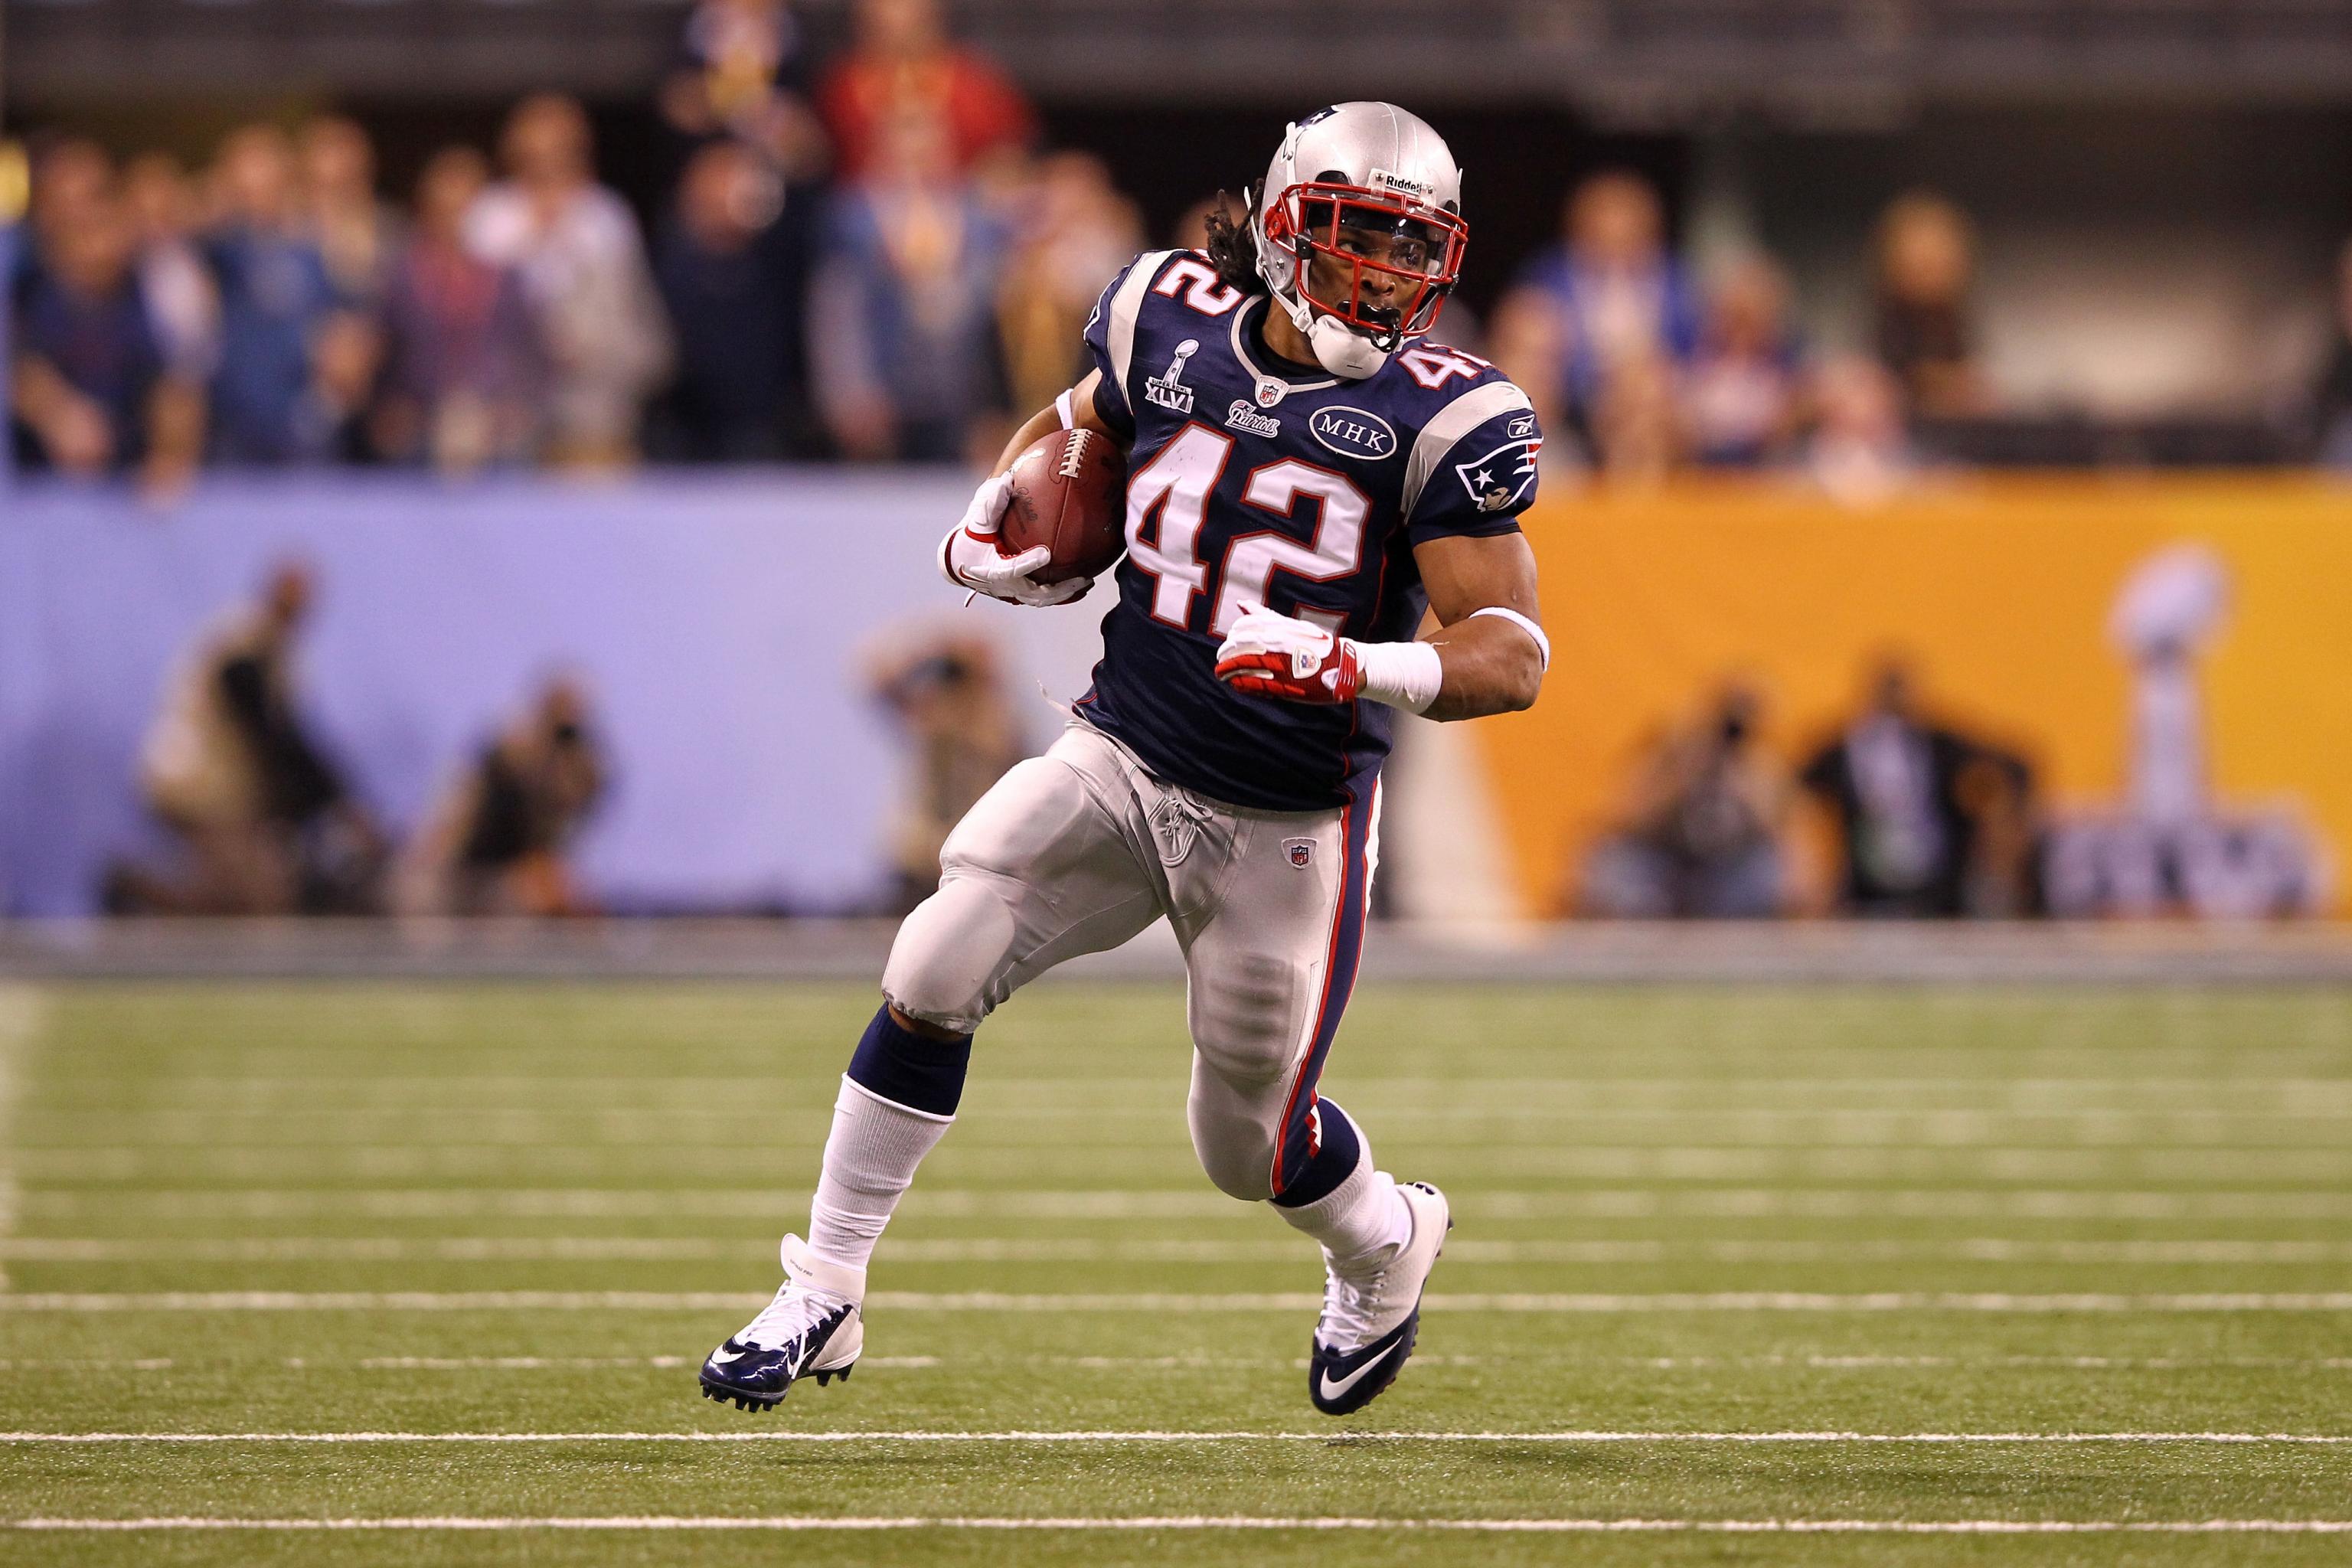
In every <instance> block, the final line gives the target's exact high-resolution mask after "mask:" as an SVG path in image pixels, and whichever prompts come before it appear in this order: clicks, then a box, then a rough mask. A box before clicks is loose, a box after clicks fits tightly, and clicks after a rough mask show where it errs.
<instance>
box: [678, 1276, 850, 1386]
mask: <svg viewBox="0 0 2352 1568" xmlns="http://www.w3.org/2000/svg"><path fill="white" fill-rule="evenodd" d="M782 1256H783V1262H784V1283H783V1285H782V1288H781V1289H778V1290H777V1291H776V1299H775V1300H772V1301H771V1302H769V1303H768V1304H767V1305H766V1306H765V1307H763V1308H761V1310H760V1315H759V1316H758V1317H756V1318H754V1319H752V1320H751V1321H750V1322H749V1323H747V1324H745V1325H744V1326H743V1328H742V1330H741V1331H740V1332H738V1333H737V1334H735V1335H734V1337H732V1338H731V1339H730V1340H729V1341H728V1342H726V1343H725V1344H723V1345H720V1346H719V1348H718V1349H717V1350H715V1351H712V1352H710V1359H709V1360H708V1361H706V1362H704V1363H702V1393H703V1395H704V1397H706V1398H709V1399H716V1400H718V1401H719V1403H720V1404H721V1405H724V1404H726V1403H727V1402H728V1401H730V1400H732V1401H734V1404H735V1408H736V1409H738V1410H772V1409H774V1408H775V1407H776V1405H777V1404H778V1403H779V1402H780V1401H782V1398H783V1397H784V1394H786V1393H787V1392H788V1391H789V1390H790V1389H791V1388H792V1385H793V1383H794V1382H795V1381H796V1380H798V1379H799V1378H802V1377H803V1376H814V1377H815V1379H816V1381H817V1386H818V1387H820V1388H822V1387H824V1385H825V1384H828V1383H831V1382H832V1381H833V1380H834V1379H835V1377H839V1378H840V1379H841V1380H842V1381H843V1382H845V1383H846V1382H847V1381H849V1373H850V1371H851V1369H852V1368H854V1367H855V1366H856V1364H857V1355H858V1352H860V1351H862V1350H864V1349H865V1348H866V1322H865V1318H864V1315H863V1314H862V1313H861V1312H860V1310H859V1308H858V1303H859V1302H861V1301H863V1300H865V1299H866V1270H864V1269H863V1268H844V1267H842V1266H841V1265H840V1264H837V1263H827V1262H824V1260H823V1259H821V1258H817V1257H815V1256H814V1254H812V1253H811V1252H810V1251H809V1248H808V1243H807V1242H805V1241H803V1240H802V1239H801V1238H800V1237H797V1236H788V1237H784V1245H783V1247H782Z"/></svg>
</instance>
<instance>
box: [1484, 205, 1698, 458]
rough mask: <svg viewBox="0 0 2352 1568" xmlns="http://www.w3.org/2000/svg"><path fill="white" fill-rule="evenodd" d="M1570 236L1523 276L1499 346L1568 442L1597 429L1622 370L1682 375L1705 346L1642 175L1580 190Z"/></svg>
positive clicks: (1500, 317) (1500, 313)
mask: <svg viewBox="0 0 2352 1568" xmlns="http://www.w3.org/2000/svg"><path fill="white" fill-rule="evenodd" d="M1565 231H1566V232H1565V237H1564V238H1563V239H1562V240H1561V242H1560V243H1559V245H1557V246H1554V247H1550V248H1549V249H1546V250H1543V251H1540V252H1538V254H1537V255H1536V256H1535V257H1533V258H1530V259H1529V260H1528V263H1527V264H1526V265H1525V266H1524V267H1522V268H1520V269H1519V275H1518V278H1517V281H1516V282H1515V283H1514V284H1513V285H1512V288H1511V290H1510V292H1509V294H1508V295H1507V296H1506V298H1505V299H1504V300H1503V302H1502V304H1501V306H1499V307H1498V308H1497V310H1496V314H1495V321H1494V327H1493V343H1494V352H1495V359H1496V363H1499V364H1501V365H1502V366H1503V368H1504V369H1505V370H1507V371H1508V372H1509V373H1510V374H1511V376H1512V378H1513V379H1514V380H1516V381H1517V382H1518V384H1520V385H1521V386H1522V387H1524V388H1526V389H1527V393H1528V397H1529V399H1530V400H1531V401H1533V402H1534V404H1535V405H1536V410H1537V412H1538V414H1539V415H1541V416H1543V419H1544V423H1545V426H1546V428H1547V429H1556V430H1559V431H1560V432H1562V433H1563V434H1568V433H1572V432H1579V431H1583V430H1586V429H1587V428H1588V427H1589V425H1590V423H1591V420H1592V418H1593V415H1594V410H1595V408H1596V406H1597V405H1598V404H1599V403H1600V401H1601V396H1602V393H1603V390H1604V388H1605V387H1606V386H1607V384H1608V383H1609V381H1610V378H1611V376H1612V374H1613V373H1614V372H1615V371H1616V370H1617V369H1618V367H1619V366H1620V365H1621V364H1622V363H1626V362H1628V361H1632V362H1635V363H1641V362H1658V363H1662V364H1663V365H1664V367H1665V368H1666V369H1667V370H1668V371H1670V372H1674V373H1679V371H1680V369H1681V367H1682V366H1683V365H1684V364H1685V363H1687V362H1688V361H1689V359H1690V357H1691V354H1692V352H1693V350H1694V349H1695V348H1696V345H1697V341H1698V310H1697V304H1696V298H1695V297H1694V295H1693V292H1692V289H1691V287H1690V283H1689V280H1688V279H1687V278H1686V277H1685V275H1684V272H1683V269H1682V267H1681V264H1680V263H1678V262H1676V261H1675V259H1674V258H1673V257H1672V256H1670V255H1668V254H1667V252H1666V248H1665V217H1664V212H1663V210H1662V209H1661V207H1660V205H1659V203H1658V195H1657V193H1656V192H1655V191H1654V190H1653V189H1652V188H1651V186H1650V184H1649V182H1647V181H1646V180H1643V178H1642V177H1641V176H1640V175H1638V174H1632V173H1629V172H1627V171H1624V170H1612V171H1609V172H1606V173H1603V174H1595V175H1594V176H1592V177H1591V179H1589V180H1587V181H1585V182H1584V183H1583V184H1580V185H1579V186H1578V187H1577V188H1576V190H1575V192H1574V194H1573V195H1570V198H1569V202H1568V206H1567V209H1566V215H1565ZM1637 374H1639V373H1637Z"/></svg>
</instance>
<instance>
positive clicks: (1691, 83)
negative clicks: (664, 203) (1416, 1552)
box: [0, 0, 2352, 126]
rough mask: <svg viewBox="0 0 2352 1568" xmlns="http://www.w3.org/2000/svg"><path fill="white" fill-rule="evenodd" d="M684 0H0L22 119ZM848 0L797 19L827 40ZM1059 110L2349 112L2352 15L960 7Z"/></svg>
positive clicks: (450, 49)
mask: <svg viewBox="0 0 2352 1568" xmlns="http://www.w3.org/2000/svg"><path fill="white" fill-rule="evenodd" d="M685 8H686V0H0V18H5V28H6V36H5V48H4V49H0V61H4V62H5V84H6V89H7V91H8V93H9V94H10V101H11V107H13V108H15V109H16V110H35V109H37V108H39V107H41V106H43V105H45V104H47V105H55V104H59V103H64V102H70V101H87V100H92V99H121V98H124V97H129V96H143V95H150V94H154V93H158V92H162V93H167V94H173V95H177V96H185V95H188V94H190V93H205V92H216V91H235V92H240V93H243V92H269V93H286V92H292V91H311V92H327V93H335V92H341V93H353V94H364V95H367V96H369V97H373V98H378V99H382V98H412V99H418V100H430V99H446V98H452V97H468V98H472V97H480V96H485V95H504V94H509V93H513V92H517V91H520V90H523V89H529V88H536V87H546V86H557V85H562V86H567V87H570V88H572V89H574V90H577V91H582V92H586V93H591V94H597V93H612V94H617V93H626V92H632V91H635V90H637V89H641V88H642V87H643V86H644V85H645V84H646V82H648V81H649V80H651V79H652V78H653V77H654V75H655V74H656V72H657V71H658V70H659V69H660V68H661V66H662V64H663V62H664V60H665V59H666V58H667V54H668V50H669V47H670V45H671V42H672V40H673V39H674V38H675V37H676V35H677V25H678V17H679V16H680V14H681V13H682V12H683V11H684V10H685ZM845 8H846V7H845V0H816V3H814V4H808V5H803V6H802V9H803V12H804V13H806V14H808V15H809V16H810V17H811V20H812V22H813V24H814V26H815V27H816V28H817V29H818V30H819V31H820V32H821V33H831V34H838V33H839V32H840V31H841V30H842V24H843V13H844V11H845ZM950 8H951V9H952V10H953V12H954V13H955V15H956V16H958V18H959V21H960V25H961V27H962V28H963V30H964V31H965V32H966V33H967V34H968V35H969V36H971V37H975V38H977V39H978V40H979V41H981V42H982V43H983V44H984V45H986V46H987V47H990V48H991V49H992V50H993V51H994V52H995V53H996V55H997V56H998V57H999V58H1001V59H1002V60H1003V61H1004V62H1005V63H1006V65H1007V66H1008V67H1010V68H1012V69H1013V72H1014V73H1015V74H1016V75H1017V76H1019V77H1020V78H1021V79H1023V80H1024V82H1025V83H1027V84H1028V86H1029V87H1030V88H1031V89H1033V90H1034V91H1035V92H1036V93H1038V94H1039V95H1040V96H1042V97H1044V98H1045V99H1048V100H1055V101H1060V102H1070V103H1079V102H1094V103H1099V102H1104V101H1137V100H1151V101H1157V102H1169V101H1175V100H1193V101H1198V100H1254V101H1265V100H1276V99H1279V100H1285V101H1288V100H1298V99H1301V98H1306V97H1319V96H1327V95H1334V94H1341V93H1347V94H1353V95H1358V96H1372V95H1388V96H1398V97H1403V96H1413V97H1418V98H1421V99H1423V100H1443V101H1447V102H1454V103H1462V102H1471V101H1477V100H1511V101H1528V100H1537V101H1550V102H1565V103H1570V104H1574V105H1576V106H1577V107H1579V108H1580V109H1582V110H1585V111H1586V112H1588V113H1590V114H1591V115H1592V116H1593V117H1595V118H1596V119H1599V120H1601V121H1604V122H1614V123H1622V124H1630V125H1658V126H1673V125H1677V124H1688V123H1693V122H1701V121H1707V120H1710V119H1714V118H1717V117H1719V116H1721V115H1723V114H1725V113H1727V112H1739V111H1748V112H1759V113H1763V114H1766V115H1769V116H1773V117H1777V118H1785V119H1788V120H1791V121H1798V122H1803V121H1823V122H1829V123H1839V122H1855V121H1861V122H1868V121H1884V120H1890V119H1899V118H1901V117H1902V116H1904V115H1905V114H1906V113H1907V112H1908V111H1909V110H1912V109H1914V108H1916V107H1917V106H1918V105H1920V104H1922V103H1925V102H1930V101H1950V100H1974V101H1983V100H2002V99H2010V100H2085V99H2100V100H2132V99H2142V98H2160V99H2169V100H2179V99H2191V100H2230V99H2235V100H2284V101H2321V102H2327V101H2333V102H2344V101H2352V0H964V3H962V4H960V5H952V6H951V7H950Z"/></svg>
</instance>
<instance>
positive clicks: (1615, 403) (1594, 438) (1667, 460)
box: [1555, 353, 1684, 489]
mask: <svg viewBox="0 0 2352 1568" xmlns="http://www.w3.org/2000/svg"><path fill="white" fill-rule="evenodd" d="M1680 390H1681V389H1680V386H1679V384H1678V383H1677V381H1676V378H1675V367H1674V365H1673V363H1671V362H1670V361H1669V360H1667V358H1666V356H1665V355H1664V354H1662V353H1625V354H1622V355H1620V356H1619V357H1618V358H1617V360H1616V361H1615V362H1614V363H1612V364H1611V365H1610V367H1609V372H1608V374H1606V375H1605V376H1603V377H1602V378H1601V385H1600V388H1599V393H1598V395H1597V396H1596V398H1595V399H1594V401H1593V404H1592V406H1591V410H1590V412H1589V413H1588V415H1587V416H1586V420H1587V426H1588V429H1587V432H1586V436H1587V439H1588V441H1589V442H1590V444H1591V449H1592V456H1593V459H1594V461H1595V463H1596V464H1597V466H1598V467H1599V468H1600V470H1601V476H1602V477H1603V478H1604V479H1607V481H1608V482H1609V484H1610V485H1611V486H1612V487H1614V488H1617V489H1640V488H1642V487H1643V486H1648V485H1655V484H1658V483H1659V482H1661V481H1662V480H1664V479H1665V477H1666V475H1667V474H1668V473H1670V472H1672V471H1673V470H1674V468H1676V467H1677V466H1678V465H1679V464H1680V463H1681V461H1682V458H1683V451H1684V431H1683V413H1682V405H1681V401H1680ZM1555 463H1556V460H1555Z"/></svg>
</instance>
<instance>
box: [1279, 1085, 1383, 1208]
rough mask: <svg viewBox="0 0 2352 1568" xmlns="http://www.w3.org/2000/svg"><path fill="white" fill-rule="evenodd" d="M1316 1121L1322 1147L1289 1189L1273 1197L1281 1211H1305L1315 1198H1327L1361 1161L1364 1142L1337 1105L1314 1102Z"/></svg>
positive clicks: (1345, 1113) (1322, 1101)
mask: <svg viewBox="0 0 2352 1568" xmlns="http://www.w3.org/2000/svg"><path fill="white" fill-rule="evenodd" d="M1315 1119H1316V1121H1318V1123H1319V1124H1320V1125H1321V1126H1322V1129H1323V1142H1322V1147H1320V1148H1319V1149H1318V1150H1316V1152H1315V1155H1314V1157H1313V1158H1312V1159H1310V1160H1308V1161H1307V1168H1306V1169H1305V1170H1303V1171H1301V1172H1299V1173H1298V1174H1297V1176H1296V1177H1294V1178H1293V1179H1292V1181H1291V1184H1289V1185H1288V1186H1286V1187H1285V1188H1283V1189H1282V1191H1280V1192H1278V1193H1276V1194H1274V1201H1275V1202H1276V1204H1277V1205H1280V1206H1282V1207H1283V1208H1286V1209H1297V1208H1305V1207H1306V1206H1307V1205H1308V1204H1311V1203H1313V1202H1314V1201H1315V1200H1316V1199H1318V1198H1328V1197H1329V1196H1330V1195H1331V1194H1333V1193H1335V1192H1337V1191H1339V1184H1340V1183H1341V1182H1344V1181H1346V1180H1347V1179H1348V1177H1349V1175H1350V1174H1352V1173H1354V1171H1355V1169H1356V1165H1357V1163H1358V1162H1359V1161H1360V1160H1361V1159H1362V1158H1363V1157H1364V1141H1363V1139H1362V1138H1360V1136H1358V1134H1357V1132H1356V1124H1355V1123H1354V1122H1352V1121H1349V1120H1348V1113H1347V1112H1346V1111H1344V1110H1340V1109H1339V1105H1338V1104H1337V1103H1336V1102H1334V1101H1332V1100H1321V1099H1318V1100H1316V1102H1315Z"/></svg>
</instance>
